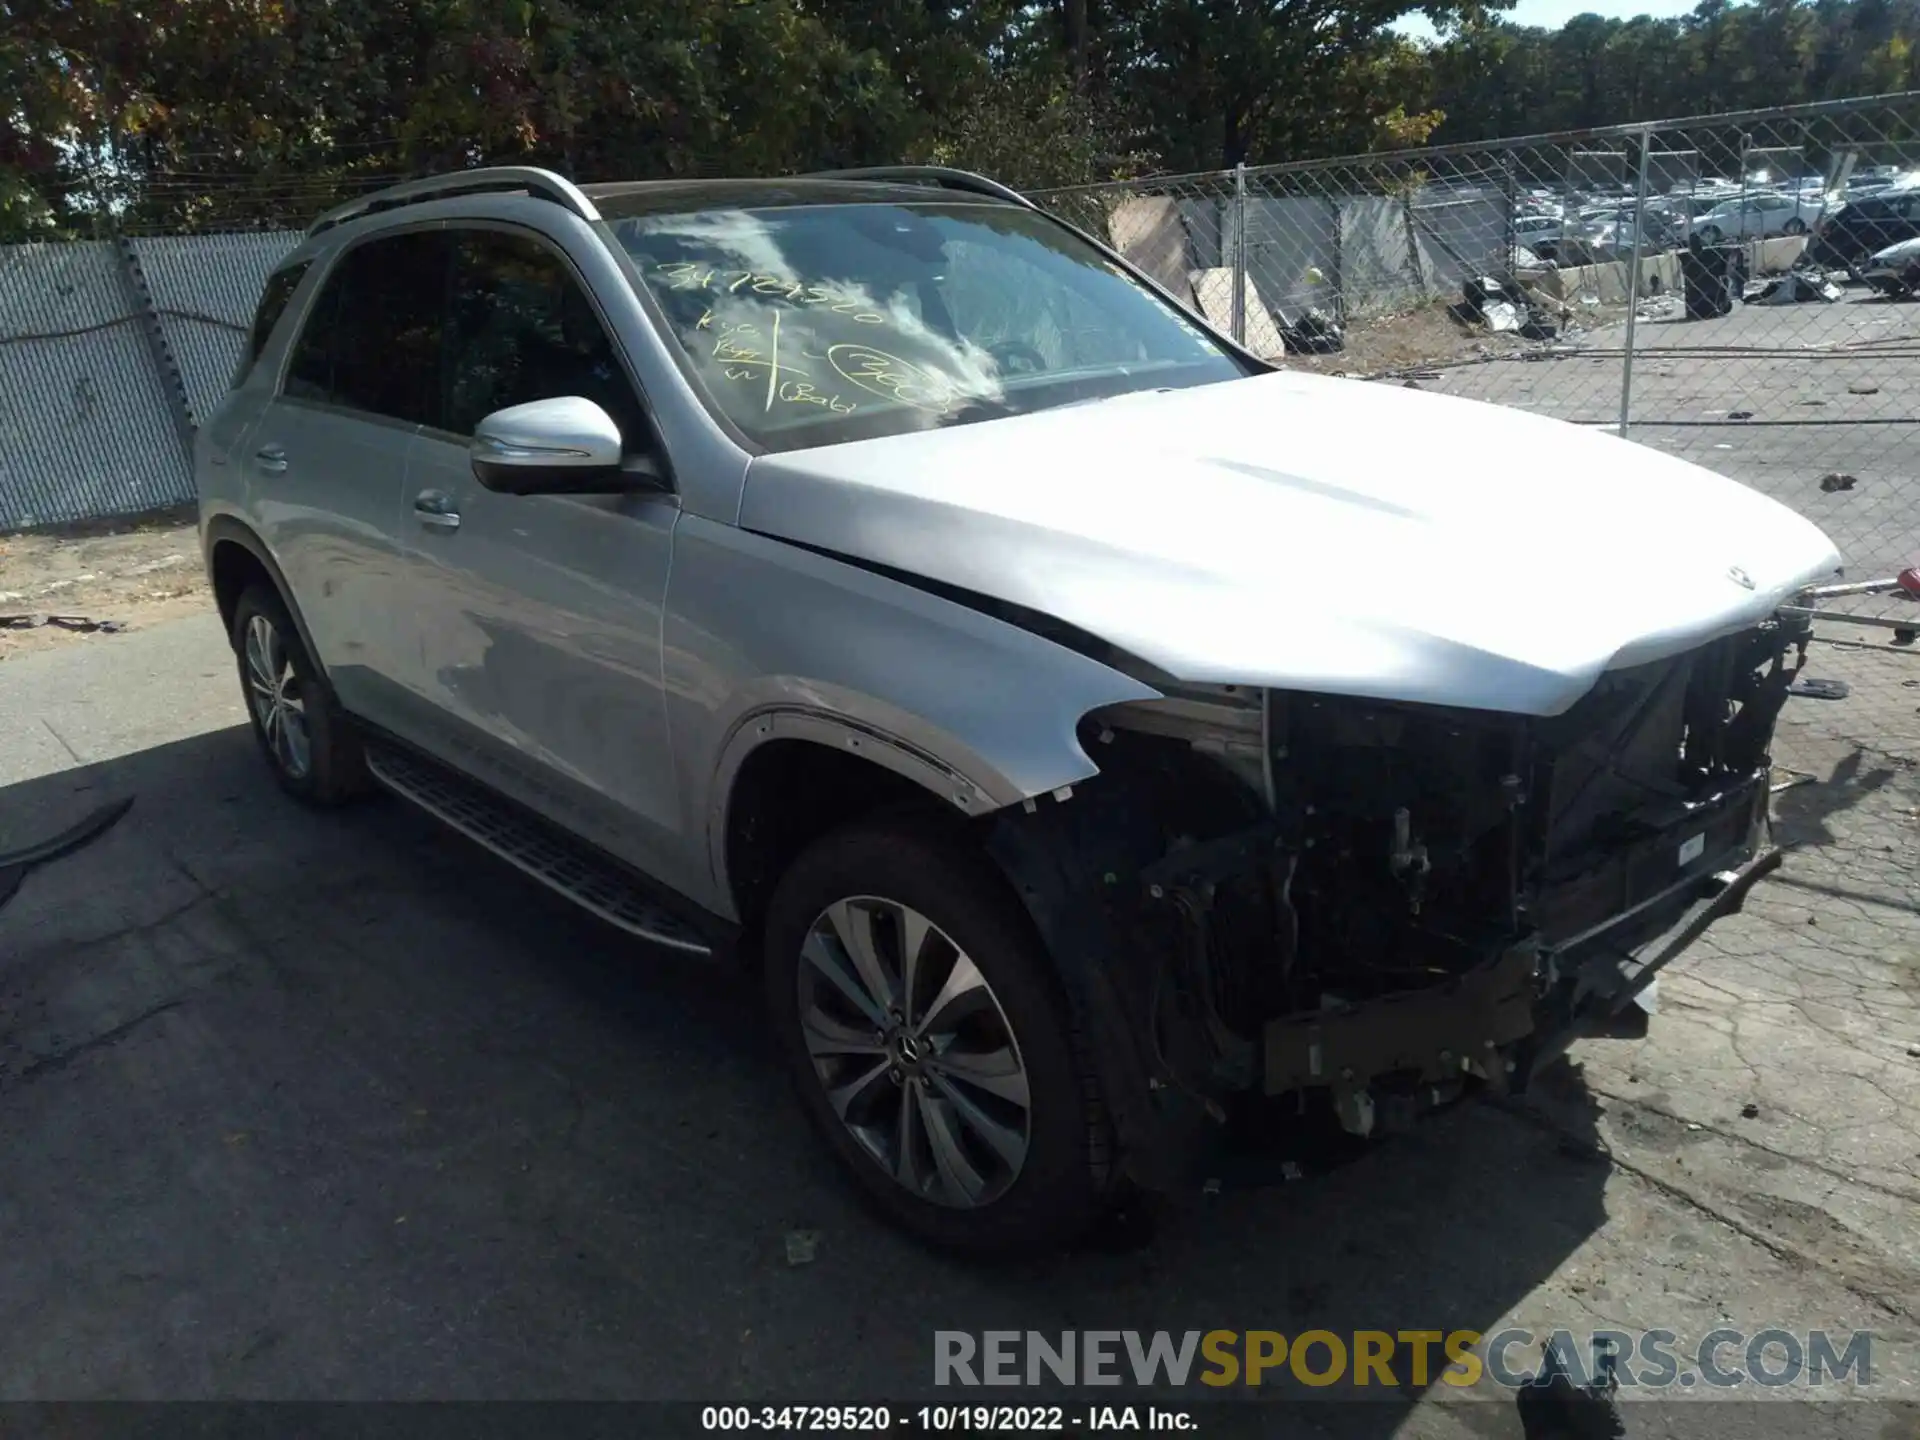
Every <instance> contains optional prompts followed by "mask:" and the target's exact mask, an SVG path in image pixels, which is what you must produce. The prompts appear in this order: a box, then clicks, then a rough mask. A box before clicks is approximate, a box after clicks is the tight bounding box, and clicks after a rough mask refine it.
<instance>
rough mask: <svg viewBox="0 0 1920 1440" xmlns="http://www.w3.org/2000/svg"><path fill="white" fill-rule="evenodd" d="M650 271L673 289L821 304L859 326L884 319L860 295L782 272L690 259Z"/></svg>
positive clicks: (873, 323) (794, 303) (880, 323)
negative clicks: (706, 264)
mask: <svg viewBox="0 0 1920 1440" xmlns="http://www.w3.org/2000/svg"><path fill="white" fill-rule="evenodd" d="M653 273H654V274H655V275H657V276H659V277H660V279H661V280H663V281H664V282H666V284H667V286H668V288H670V289H673V290H716V291H725V292H727V293H728V294H739V293H740V292H741V291H743V290H744V291H746V292H747V293H748V294H751V295H764V296H767V297H769V298H772V299H778V300H785V301H787V302H788V303H789V304H793V305H800V306H808V305H821V306H825V307H826V308H827V310H829V311H830V312H831V313H833V314H835V315H845V316H847V317H848V318H849V319H851V320H853V321H854V322H856V323H857V324H861V325H884V324H885V323H886V319H887V317H886V316H885V315H883V314H881V313H880V312H879V311H877V310H875V309H873V308H871V307H872V304H873V302H872V301H871V300H870V299H868V298H867V297H866V296H864V295H859V294H852V293H848V292H846V291H836V290H831V289H827V288H825V287H823V286H819V285H805V284H802V283H801V282H800V281H798V280H794V279H791V278H789V277H787V276H785V275H767V274H762V273H761V272H759V271H757V270H715V269H713V268H711V267H708V268H706V269H702V268H701V267H700V266H699V265H698V264H696V263H695V262H693V261H691V260H675V261H673V262H671V263H670V264H666V265H661V266H659V267H657V268H656V269H655V270H654V272H653Z"/></svg>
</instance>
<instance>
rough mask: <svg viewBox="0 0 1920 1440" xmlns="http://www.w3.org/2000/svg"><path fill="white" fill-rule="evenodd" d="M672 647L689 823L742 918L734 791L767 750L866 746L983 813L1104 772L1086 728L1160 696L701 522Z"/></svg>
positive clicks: (944, 607)
mask: <svg viewBox="0 0 1920 1440" xmlns="http://www.w3.org/2000/svg"><path fill="white" fill-rule="evenodd" d="M665 640H666V644H665V657H666V658H665V664H666V670H667V673H666V688H667V693H668V695H669V697H670V698H669V708H670V719H671V724H672V731H673V737H674V753H675V761H676V767H677V769H678V772H679V778H680V782H681V790H680V793H681V795H682V796H683V805H684V806H685V807H686V810H685V823H686V825H687V830H688V833H689V835H700V836H702V837H703V838H704V841H705V843H706V847H707V851H708V854H709V856H710V865H711V871H712V878H713V885H714V893H713V896H712V897H711V899H712V901H713V903H714V905H715V908H716V909H719V910H720V911H721V913H723V914H728V915H729V916H730V915H731V908H732V900H731V892H730V887H729V882H728V876H727V870H726V855H725V850H726V805H727V796H728V790H729V786H730V785H731V782H732V778H733V777H734V776H735V775H737V774H738V773H739V769H740V767H741V765H742V764H744V763H745V761H746V758H747V756H748V755H750V754H751V753H752V752H753V750H754V749H755V748H757V747H758V746H759V745H762V744H766V743H768V742H769V741H771V740H774V739H778V738H787V737H798V738H805V739H810V740H815V741H819V742H822V743H826V744H831V745H833V746H835V747H836V748H842V749H847V750H850V751H853V752H856V753H860V754H863V755H865V756H866V757H867V758H869V759H871V760H873V761H874V762H875V763H877V764H880V765H883V766H885V767H886V768H888V769H891V770H894V771H896V772H897V773H899V774H902V775H905V776H907V777H908V778H909V779H911V780H914V781H915V782H916V783H918V784H920V785H922V786H924V787H925V788H926V789H927V790H928V791H929V792H930V793H932V794H935V795H938V796H939V797H940V798H941V799H942V800H943V801H945V802H947V803H948V804H951V805H953V806H955V807H956V808H957V809H959V810H960V811H962V812H963V813H965V814H969V815H980V814H987V813H990V812H992V811H994V810H998V809H1002V808H1004V807H1006V806H1009V805H1014V804H1018V803H1019V802H1020V801H1022V800H1026V799H1030V798H1033V797H1036V796H1040V795H1044V794H1047V793H1049V792H1052V791H1055V790H1059V789H1061V788H1062V787H1063V786H1068V785H1075V784H1078V783H1080V782H1081V781H1083V780H1086V779H1088V778H1090V777H1091V776H1093V775H1095V774H1097V773H1098V767H1097V766H1096V765H1095V764H1094V763H1093V761H1092V760H1091V759H1090V758H1089V757H1088V756H1087V753H1086V751H1085V750H1083V749H1082V748H1081V746H1080V741H1079V737H1078V735H1077V733H1076V732H1077V728H1078V726H1079V722H1080V720H1081V718H1082V717H1083V716H1085V715H1086V713H1087V712H1088V711H1090V710H1093V709H1096V708H1098V707H1100V706H1103V705H1113V704H1118V703H1121V702H1124V701H1129V700H1149V699H1153V698H1155V697H1156V696H1157V695H1158V693H1159V692H1157V691H1155V690H1153V689H1152V688H1150V687H1149V686H1147V685H1145V684H1143V683H1142V682H1140V681H1138V680H1135V679H1133V678H1132V677H1130V676H1128V675H1124V674H1122V673H1121V672H1120V671H1118V670H1116V669H1113V668H1112V667H1111V666H1108V665H1103V664H1101V663H1100V662H1099V661H1097V660H1094V659H1091V658H1089V657H1088V656H1085V655H1082V654H1079V653H1078V652H1076V651H1073V650H1069V649H1067V648H1066V647H1064V646H1062V645H1059V644H1056V643H1055V642H1053V641H1051V640H1047V639H1044V638H1042V637H1041V636H1039V635H1035V634H1033V633H1031V632H1030V631H1027V630H1023V629H1021V628H1020V627H1018V626H1016V625H1013V624H1009V623H1007V622H1006V621H1003V620H999V619H996V618H994V617H992V616H990V615H986V614H982V613H980V612H979V611H976V610H973V609H970V608H968V607H967V606H965V605H962V604H959V603H957V602H955V601H952V600H947V599H943V598H941V597H939V596H936V595H932V594H928V593H927V592H925V591H922V590H919V589H917V588H915V587H914V586H912V585H910V584H904V583H901V582H900V581H896V580H890V579H887V578H886V577H884V576H880V575H875V574H872V573H870V572H868V571H866V570H863V569H861V568H859V567H858V566H855V565H851V564H847V563H845V562H843V561H839V560H836V559H833V558H831V557H829V556H825V555H820V554H817V553H815V552H813V551H809V550H804V549H801V548H800V547H798V546H794V545H789V544H786V543H785V542H782V541H779V540H773V539H769V538H767V537H765V536H761V535H755V534H752V533H750V532H747V531H742V530H739V529H736V528H734V527H732V526H727V525H720V524H715V523H713V522H710V521H706V520H704V519H702V518H700V517H698V516H692V515H689V516H686V517H685V518H683V519H682V521H681V523H680V525H679V527H678V528H677V530H676V532H675V535H674V555H673V575H672V579H671V581H670V583H669V586H668V595H667V616H666V635H665Z"/></svg>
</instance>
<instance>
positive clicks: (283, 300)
mask: <svg viewBox="0 0 1920 1440" xmlns="http://www.w3.org/2000/svg"><path fill="white" fill-rule="evenodd" d="M312 264H313V262H312V261H311V260H302V261H301V262H300V263H299V264H298V265H289V266H287V268H286V269H284V270H276V271H274V272H273V274H271V275H269V276H268V277H267V283H266V287H265V288H264V289H263V290H261V292H260V305H259V308H258V309H256V310H255V311H254V312H253V333H252V334H250V335H249V336H248V337H247V363H246V364H245V365H242V366H241V367H240V370H241V373H242V374H245V373H246V371H247V369H248V367H250V366H251V365H252V364H253V362H254V361H256V360H258V359H259V358H260V352H261V351H262V350H264V349H266V348H267V341H268V340H269V339H271V338H272V337H273V327H274V326H276V325H278V324H279V323H280V317H281V316H282V315H284V314H286V313H287V302H288V301H289V300H291V299H293V292H294V291H295V290H298V289H299V288H300V281H301V279H302V277H304V276H305V275H306V273H307V271H308V269H309V268H311V266H312Z"/></svg>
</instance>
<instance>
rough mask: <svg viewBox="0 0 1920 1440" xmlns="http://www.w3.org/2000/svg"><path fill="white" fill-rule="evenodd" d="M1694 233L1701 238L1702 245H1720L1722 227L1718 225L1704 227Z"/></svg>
mask: <svg viewBox="0 0 1920 1440" xmlns="http://www.w3.org/2000/svg"><path fill="white" fill-rule="evenodd" d="M1694 233H1695V234H1697V235H1698V236H1699V237H1700V243H1701V244H1702V245H1718V244H1719V243H1720V227H1719V226H1718V225H1702V226H1701V227H1700V228H1699V230H1697V231H1695V232H1694Z"/></svg>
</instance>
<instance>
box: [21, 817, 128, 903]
mask: <svg viewBox="0 0 1920 1440" xmlns="http://www.w3.org/2000/svg"><path fill="white" fill-rule="evenodd" d="M132 808H133V797H132V796H131V795H129V796H127V797H126V799H124V800H115V801H114V802H112V803H111V804H109V805H102V806H101V807H100V808H99V809H98V810H95V811H94V812H93V813H92V814H91V815H88V816H86V817H85V818H84V819H82V820H80V821H79V822H78V823H77V824H74V825H71V826H69V827H68V828H67V829H65V830H62V831H61V832H60V833H59V834H58V835H54V836H52V837H50V838H49V839H46V840H37V841H35V842H34V843H33V844H31V845H23V846H21V847H20V848H19V849H18V850H8V851H5V852H0V905H4V904H6V903H7V901H9V900H11V899H12V898H13V895H14V892H15V891H16V890H18V889H19V888H20V882H21V881H22V880H24V879H25V878H26V875H27V871H29V870H31V869H32V868H33V867H34V866H36V865H43V864H45V863H46V862H47V861H49V860H57V859H59V858H60V857H61V856H62V855H65V854H68V853H69V852H71V851H74V850H78V849H79V848H80V847H81V846H82V845H85V844H88V843H90V842H91V841H93V840H97V839H98V838H99V837H100V836H102V835H104V834H106V832H107V830H108V829H109V828H110V827H111V826H112V825H113V824H114V822H115V821H117V820H118V819H119V818H120V817H121V816H122V815H124V814H126V813H127V811H128V810H130V809H132Z"/></svg>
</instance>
